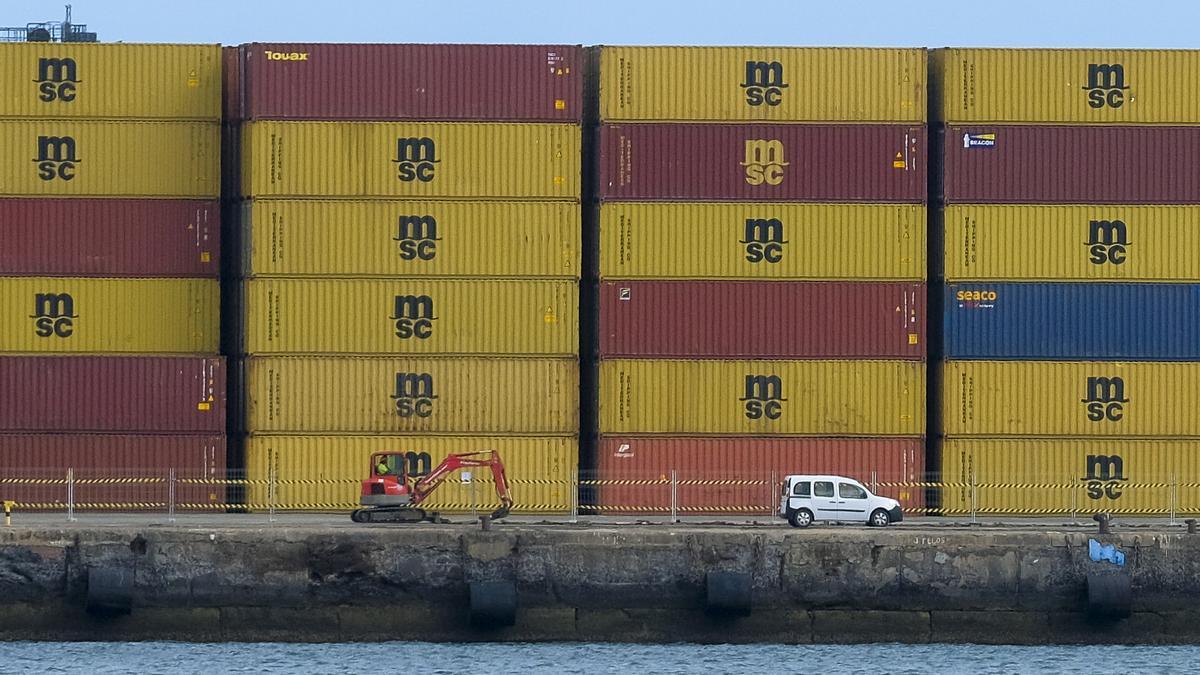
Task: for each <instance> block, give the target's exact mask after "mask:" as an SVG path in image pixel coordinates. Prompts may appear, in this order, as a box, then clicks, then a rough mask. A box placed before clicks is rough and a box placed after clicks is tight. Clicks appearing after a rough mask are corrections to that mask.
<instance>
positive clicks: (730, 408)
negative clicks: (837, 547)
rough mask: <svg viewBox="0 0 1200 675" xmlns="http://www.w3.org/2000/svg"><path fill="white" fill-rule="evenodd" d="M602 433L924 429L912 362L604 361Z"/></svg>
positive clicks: (917, 367)
mask: <svg viewBox="0 0 1200 675" xmlns="http://www.w3.org/2000/svg"><path fill="white" fill-rule="evenodd" d="M599 413H600V426H601V429H602V430H603V431H604V432H605V433H606V434H609V435H611V434H632V433H638V434H642V433H647V434H649V433H653V434H675V435H679V434H735V435H745V434H754V435H761V434H788V435H812V436H871V435H890V436H920V435H922V434H923V433H924V431H925V364H923V363H920V362H915V361H866V360H858V361H815V360H814V361H734V360H722V361H675V360H653V361H651V360H634V359H612V360H607V361H601V362H600V411H599Z"/></svg>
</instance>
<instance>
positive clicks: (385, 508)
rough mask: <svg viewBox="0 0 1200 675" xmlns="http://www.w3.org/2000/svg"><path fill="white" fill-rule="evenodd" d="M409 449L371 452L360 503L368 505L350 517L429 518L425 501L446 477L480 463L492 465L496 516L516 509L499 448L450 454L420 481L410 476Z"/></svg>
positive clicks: (375, 520)
mask: <svg viewBox="0 0 1200 675" xmlns="http://www.w3.org/2000/svg"><path fill="white" fill-rule="evenodd" d="M407 456H408V453H403V452H377V453H375V454H373V455H371V477H370V478H368V479H367V480H364V481H363V482H362V496H361V497H360V499H359V503H360V504H362V505H363V506H365V507H366V508H362V509H356V510H355V511H354V512H353V513H351V514H350V519H351V520H353V521H354V522H356V523H419V522H421V521H423V520H425V509H422V508H418V506H417V505H418V504H420V503H421V502H423V501H425V499H426V498H427V497H429V495H430V494H431V493H432V492H433V491H434V490H436V489H437V487H438V486H439V485H441V484H442V482H443V481H445V480H446V477H447V476H449V475H450V474H451V473H452V472H454V471H458V470H459V469H467V468H471V467H476V466H486V467H490V468H491V470H492V479H493V480H494V482H495V483H496V495H497V496H499V497H500V508H498V509H496V510H495V511H493V512H492V514H491V516H492V519H493V520H496V519H498V518H503V517H505V516H507V515H508V512H509V511H511V510H512V505H513V500H512V497H511V496H510V495H509V493H508V479H507V478H505V476H504V464H503V463H501V461H500V454H499V453H497V452H496V451H495V450H484V451H483V452H467V453H462V454H458V455H449V456H447V457H446V459H444V460H442V463H441V464H439V465H438V466H437V468H436V469H434V470H433V471H430V472H429V473H428V474H427V475H425V476H423V477H421V478H420V479H418V480H416V481H410V480H409V476H408V459H407Z"/></svg>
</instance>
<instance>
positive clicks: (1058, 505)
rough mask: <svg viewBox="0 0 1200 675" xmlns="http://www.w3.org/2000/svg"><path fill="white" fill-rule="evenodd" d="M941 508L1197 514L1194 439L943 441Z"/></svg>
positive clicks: (1198, 454) (1198, 452)
mask: <svg viewBox="0 0 1200 675" xmlns="http://www.w3.org/2000/svg"><path fill="white" fill-rule="evenodd" d="M941 457H942V481H943V483H944V484H945V485H944V487H943V488H942V509H943V511H944V512H945V513H947V514H950V515H961V514H964V513H970V512H971V511H972V510H975V511H978V512H981V513H995V514H1007V515H1061V514H1067V513H1079V514H1083V515H1084V516H1085V517H1088V516H1090V514H1093V513H1098V512H1108V513H1119V514H1140V515H1168V514H1171V513H1173V512H1177V513H1196V512H1197V511H1200V439H1195V440H1121V441H1116V440H1096V439H1083V438H1063V439H1015V438H1014V439H966V438H958V439H948V440H946V441H943V442H942V445H941Z"/></svg>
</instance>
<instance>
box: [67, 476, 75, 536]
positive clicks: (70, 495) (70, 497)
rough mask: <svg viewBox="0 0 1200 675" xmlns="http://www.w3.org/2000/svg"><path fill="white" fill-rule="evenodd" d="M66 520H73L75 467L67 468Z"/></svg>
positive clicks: (71, 521)
mask: <svg viewBox="0 0 1200 675" xmlns="http://www.w3.org/2000/svg"><path fill="white" fill-rule="evenodd" d="M67 522H69V523H73V522H75V469H70V468H68V469H67Z"/></svg>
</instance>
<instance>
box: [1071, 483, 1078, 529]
mask: <svg viewBox="0 0 1200 675" xmlns="http://www.w3.org/2000/svg"><path fill="white" fill-rule="evenodd" d="M1079 488H1080V485H1079V484H1078V483H1074V484H1072V485H1071V524H1072V525H1078V524H1079Z"/></svg>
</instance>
